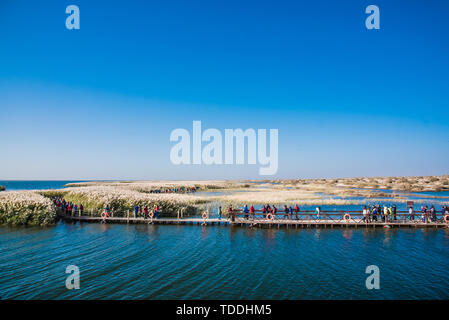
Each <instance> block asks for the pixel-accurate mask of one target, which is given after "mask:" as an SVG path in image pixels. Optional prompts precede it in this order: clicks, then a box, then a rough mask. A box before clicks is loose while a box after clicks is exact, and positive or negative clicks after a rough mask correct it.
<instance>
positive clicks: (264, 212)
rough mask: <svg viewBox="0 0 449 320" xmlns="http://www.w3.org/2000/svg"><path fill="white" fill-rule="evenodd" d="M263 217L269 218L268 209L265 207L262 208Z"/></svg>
mask: <svg viewBox="0 0 449 320" xmlns="http://www.w3.org/2000/svg"><path fill="white" fill-rule="evenodd" d="M262 215H263V218H264V219H266V218H267V208H266V207H265V205H263V206H262Z"/></svg>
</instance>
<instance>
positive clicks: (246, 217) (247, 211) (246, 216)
mask: <svg viewBox="0 0 449 320" xmlns="http://www.w3.org/2000/svg"><path fill="white" fill-rule="evenodd" d="M243 213H244V214H245V219H247V220H248V213H249V210H248V205H246V204H245V206H244V207H243Z"/></svg>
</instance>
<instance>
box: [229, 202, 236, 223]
mask: <svg viewBox="0 0 449 320" xmlns="http://www.w3.org/2000/svg"><path fill="white" fill-rule="evenodd" d="M228 219H230V220H231V222H235V215H234V210H232V206H229V208H228Z"/></svg>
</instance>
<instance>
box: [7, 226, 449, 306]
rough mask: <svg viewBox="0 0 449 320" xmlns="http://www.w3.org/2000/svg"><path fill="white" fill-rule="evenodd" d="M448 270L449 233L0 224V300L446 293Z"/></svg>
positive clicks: (391, 296)
mask: <svg viewBox="0 0 449 320" xmlns="http://www.w3.org/2000/svg"><path fill="white" fill-rule="evenodd" d="M68 265H76V266H78V267H79V269H80V279H81V284H80V285H81V288H80V289H79V290H67V289H66V287H65V279H66V277H67V274H66V273H65V270H66V267H67V266H68ZM368 265H377V266H378V267H379V268H380V287H381V288H380V290H368V289H366V286H365V280H366V277H367V276H368V275H367V274H365V269H366V267H367V266H368ZM448 266H449V229H438V230H435V229H428V230H427V229H387V230H384V229H381V230H379V229H376V230H374V229H332V230H331V229H310V230H308V229H297V230H296V229H289V230H287V229H279V230H278V229H247V228H241V227H225V226H208V227H201V226H163V225H162V226H157V225H107V224H106V225H102V224H79V223H77V224H67V223H62V222H61V223H59V224H58V225H57V226H55V227H48V228H11V227H0V297H1V298H2V299H448V298H449V289H448V288H449V286H448V284H449V273H448Z"/></svg>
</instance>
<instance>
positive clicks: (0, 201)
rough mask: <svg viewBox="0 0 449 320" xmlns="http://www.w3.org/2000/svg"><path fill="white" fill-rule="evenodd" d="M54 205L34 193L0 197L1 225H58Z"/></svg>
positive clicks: (13, 193) (16, 193)
mask: <svg viewBox="0 0 449 320" xmlns="http://www.w3.org/2000/svg"><path fill="white" fill-rule="evenodd" d="M56 219H57V215H56V210H55V207H54V205H53V203H52V202H51V201H50V200H49V199H47V198H45V197H43V196H41V195H39V194H37V193H35V192H32V191H12V192H5V193H2V194H1V195H0V224H9V225H29V226H44V225H51V224H54V223H56Z"/></svg>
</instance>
